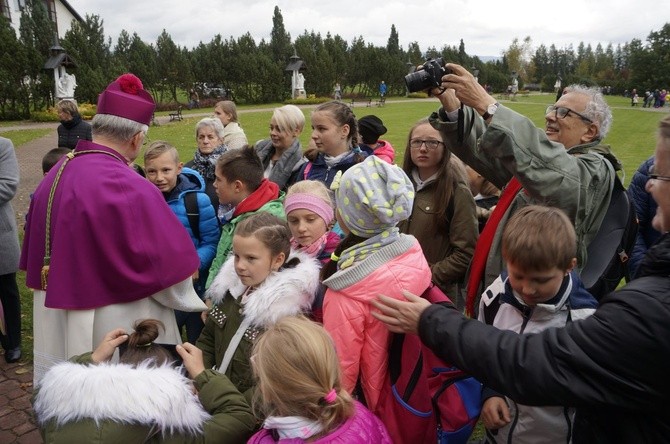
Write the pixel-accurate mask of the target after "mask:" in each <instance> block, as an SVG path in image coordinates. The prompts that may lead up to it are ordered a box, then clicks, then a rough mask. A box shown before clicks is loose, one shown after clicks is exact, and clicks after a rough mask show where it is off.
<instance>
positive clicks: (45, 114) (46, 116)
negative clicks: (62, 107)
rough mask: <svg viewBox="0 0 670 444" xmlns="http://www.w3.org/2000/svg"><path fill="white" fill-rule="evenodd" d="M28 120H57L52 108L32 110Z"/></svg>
mask: <svg viewBox="0 0 670 444" xmlns="http://www.w3.org/2000/svg"><path fill="white" fill-rule="evenodd" d="M30 120H32V121H34V122H58V121H59V119H58V114H56V112H55V111H54V110H53V108H49V109H48V110H46V111H33V112H32V113H30Z"/></svg>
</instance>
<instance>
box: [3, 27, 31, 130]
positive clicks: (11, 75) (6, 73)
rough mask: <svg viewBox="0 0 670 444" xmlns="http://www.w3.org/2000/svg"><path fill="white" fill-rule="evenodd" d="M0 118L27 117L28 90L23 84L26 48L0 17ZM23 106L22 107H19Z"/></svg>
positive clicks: (28, 106) (28, 107) (12, 29)
mask: <svg viewBox="0 0 670 444" xmlns="http://www.w3.org/2000/svg"><path fill="white" fill-rule="evenodd" d="M0 47H2V49H3V50H2V52H0V118H2V119H11V118H26V117H28V116H29V112H30V105H29V97H30V96H29V88H28V85H26V84H25V82H24V76H25V67H26V66H27V58H26V48H25V47H24V46H23V45H22V44H21V42H20V41H19V40H18V39H17V38H16V32H14V28H12V27H11V25H10V24H9V21H8V20H7V19H6V18H5V17H2V16H0ZM20 105H23V106H20Z"/></svg>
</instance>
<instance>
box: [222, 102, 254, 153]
mask: <svg viewBox="0 0 670 444" xmlns="http://www.w3.org/2000/svg"><path fill="white" fill-rule="evenodd" d="M214 114H215V115H216V117H217V118H218V119H219V120H220V121H221V123H222V124H223V143H224V144H225V145H226V146H227V147H228V149H229V150H236V149H238V148H242V147H243V146H245V145H247V143H248V142H247V135H246V134H244V130H243V129H242V127H241V126H240V122H239V120H237V106H235V102H233V101H231V100H222V101H221V102H217V103H216V106H214Z"/></svg>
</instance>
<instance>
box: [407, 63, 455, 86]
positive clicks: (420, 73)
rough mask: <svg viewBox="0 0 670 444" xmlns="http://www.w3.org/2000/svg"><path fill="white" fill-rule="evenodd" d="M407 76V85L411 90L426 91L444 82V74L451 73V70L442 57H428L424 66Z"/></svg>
mask: <svg viewBox="0 0 670 444" xmlns="http://www.w3.org/2000/svg"><path fill="white" fill-rule="evenodd" d="M422 68H423V69H417V70H416V71H414V72H411V73H409V74H407V75H406V76H405V85H407V90H408V91H409V92H411V93H412V92H417V91H424V90H426V89H429V88H437V87H438V86H440V84H441V83H442V76H444V75H445V74H451V70H450V69H448V68H445V67H444V60H442V57H438V58H436V59H430V58H429V59H428V60H426V63H424V64H423V66H422Z"/></svg>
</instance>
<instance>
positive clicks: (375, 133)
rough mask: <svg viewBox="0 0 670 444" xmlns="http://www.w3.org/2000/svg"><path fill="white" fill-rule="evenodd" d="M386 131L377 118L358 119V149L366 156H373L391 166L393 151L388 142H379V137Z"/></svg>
mask: <svg viewBox="0 0 670 444" xmlns="http://www.w3.org/2000/svg"><path fill="white" fill-rule="evenodd" d="M387 131H388V130H387V129H386V127H385V126H384V122H382V120H381V119H380V118H379V117H377V116H373V115H370V116H363V117H361V118H360V119H358V134H359V135H360V140H359V142H360V144H359V147H360V148H361V150H363V151H365V152H366V153H367V154H368V155H373V154H374V155H375V156H377V157H379V158H380V159H382V160H384V161H386V162H388V163H390V164H393V161H394V160H395V150H394V149H393V146H392V145H391V143H390V142H388V141H386V140H381V139H380V137H381V136H383V135H384V134H386V132H387Z"/></svg>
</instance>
